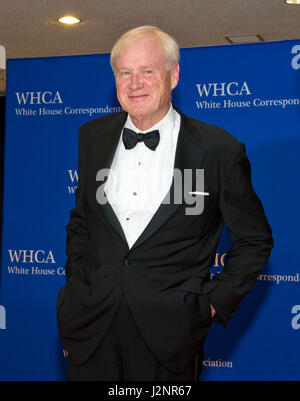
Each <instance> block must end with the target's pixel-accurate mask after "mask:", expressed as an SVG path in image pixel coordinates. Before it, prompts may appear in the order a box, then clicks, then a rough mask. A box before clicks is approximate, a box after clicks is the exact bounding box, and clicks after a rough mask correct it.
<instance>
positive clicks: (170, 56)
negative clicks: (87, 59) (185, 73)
mask: <svg viewBox="0 0 300 401" xmlns="http://www.w3.org/2000/svg"><path fill="white" fill-rule="evenodd" d="M146 37H153V38H154V39H157V40H158V42H159V43H160V44H161V45H162V48H163V50H164V53H165V59H166V68H167V69H168V70H171V69H172V68H173V67H174V66H175V65H176V63H177V62H178V61H179V46H178V44H177V42H176V40H175V39H174V38H173V37H172V36H170V35H169V34H167V33H165V32H163V31H162V30H160V29H159V28H157V27H156V26H150V25H145V26H140V27H137V28H134V29H131V30H130V31H127V32H125V33H124V34H123V35H122V36H121V37H120V38H119V39H118V40H117V42H116V43H115V44H114V46H113V48H112V50H111V53H110V65H111V67H112V69H113V71H115V69H116V60H117V57H118V56H119V54H120V52H121V50H122V48H123V47H124V46H126V45H128V44H130V43H132V42H134V41H136V40H139V39H144V38H146Z"/></svg>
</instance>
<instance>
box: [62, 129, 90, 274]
mask: <svg viewBox="0 0 300 401" xmlns="http://www.w3.org/2000/svg"><path fill="white" fill-rule="evenodd" d="M83 138H84V131H83V129H82V128H80V130H79V135H78V185H77V189H76V193H75V197H76V205H75V208H74V209H72V210H71V212H70V220H69V223H68V225H67V227H66V231H67V241H66V253H67V261H66V266H65V271H66V278H67V280H69V279H70V278H71V276H72V275H73V274H74V272H75V271H77V270H80V268H81V260H82V256H83V254H84V253H85V251H86V238H87V227H86V218H85V210H86V198H85V178H84V175H85V165H84V157H85V154H86V153H85V149H84V141H83Z"/></svg>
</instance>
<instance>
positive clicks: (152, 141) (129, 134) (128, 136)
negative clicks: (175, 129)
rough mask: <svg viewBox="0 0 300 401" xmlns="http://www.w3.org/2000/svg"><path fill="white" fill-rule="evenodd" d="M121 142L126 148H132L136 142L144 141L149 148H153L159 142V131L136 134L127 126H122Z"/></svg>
mask: <svg viewBox="0 0 300 401" xmlns="http://www.w3.org/2000/svg"><path fill="white" fill-rule="evenodd" d="M123 142H124V146H125V148H126V149H132V148H134V147H135V145H136V144H137V143H138V142H144V143H145V145H146V146H147V147H148V148H149V149H151V150H155V149H156V147H157V145H158V143H159V131H158V130H155V131H151V132H147V133H145V134H137V133H136V132H134V131H132V130H131V129H129V128H124V130H123Z"/></svg>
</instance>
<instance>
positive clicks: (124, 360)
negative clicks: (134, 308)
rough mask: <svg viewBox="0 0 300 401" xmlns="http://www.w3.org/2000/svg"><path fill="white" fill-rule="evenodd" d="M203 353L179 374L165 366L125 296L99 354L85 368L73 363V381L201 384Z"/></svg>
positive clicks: (71, 373) (69, 375)
mask: <svg viewBox="0 0 300 401" xmlns="http://www.w3.org/2000/svg"><path fill="white" fill-rule="evenodd" d="M201 367H202V350H200V351H199V354H198V355H196V356H195V358H194V359H193V360H192V361H191V363H190V364H189V366H188V367H187V369H186V370H185V371H184V372H182V373H179V374H176V373H174V372H171V371H170V370H168V369H167V368H165V367H164V366H162V365H161V364H160V363H159V362H158V361H157V360H156V358H155V357H154V355H153V353H152V352H151V350H150V349H149V347H148V346H147V344H146V343H145V341H144V340H143V338H142V336H141V335H140V333H139V330H138V328H137V326H136V324H135V322H134V319H133V317H132V315H131V312H130V310H129V308H128V306H127V303H126V300H125V297H124V296H123V298H122V300H121V303H120V307H119V309H118V312H117V314H116V316H115V318H114V320H113V322H112V324H111V326H110V328H109V329H108V331H107V333H106V335H105V337H104V338H103V340H102V341H101V343H100V345H99V347H98V349H97V350H96V352H95V353H94V354H93V355H92V356H91V357H90V358H89V359H88V360H87V361H86V362H85V363H83V364H82V365H79V366H76V365H73V364H72V363H71V362H70V361H69V367H68V380H70V381H197V380H198V378H199V375H200V371H201Z"/></svg>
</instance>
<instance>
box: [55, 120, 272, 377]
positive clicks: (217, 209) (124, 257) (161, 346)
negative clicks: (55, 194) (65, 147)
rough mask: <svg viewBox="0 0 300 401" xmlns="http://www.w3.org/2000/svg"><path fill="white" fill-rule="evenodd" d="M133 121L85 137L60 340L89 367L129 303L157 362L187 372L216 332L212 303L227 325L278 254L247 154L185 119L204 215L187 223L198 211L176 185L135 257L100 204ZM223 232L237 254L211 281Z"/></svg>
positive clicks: (185, 154) (215, 131)
mask: <svg viewBox="0 0 300 401" xmlns="http://www.w3.org/2000/svg"><path fill="white" fill-rule="evenodd" d="M126 117H127V114H126V113H125V112H122V113H118V114H114V115H110V116H106V117H102V118H99V119H95V120H92V121H89V122H88V123H86V124H84V125H83V126H82V127H81V128H80V132H79V159H78V170H79V181H78V188H77V192H76V207H75V208H74V209H73V210H72V211H71V213H70V221H69V224H68V226H67V256H68V259H67V263H66V276H67V284H66V286H64V287H63V288H62V289H61V290H60V292H59V294H58V326H59V331H60V336H61V339H62V342H63V344H64V346H65V347H66V349H67V350H68V353H69V358H71V359H72V361H73V363H75V364H80V363H82V362H84V361H85V360H86V359H87V358H88V357H89V356H90V355H91V354H92V353H93V352H95V350H96V348H97V346H98V344H99V343H100V341H101V339H102V337H103V336H104V334H105V332H106V330H107V329H108V327H109V325H110V323H111V321H112V319H113V318H114V315H115V313H116V311H117V309H118V305H119V302H120V299H121V297H122V295H124V296H125V297H126V300H127V303H128V305H129V308H130V310H131V312H132V314H133V317H134V319H135V322H136V324H137V326H138V327H139V330H140V332H141V334H142V336H143V337H144V339H145V341H146V342H147V344H148V346H149V347H150V349H151V350H152V351H153V353H154V355H155V356H156V358H157V359H158V360H159V361H160V362H161V363H162V364H163V365H164V366H166V367H168V368H169V369H171V370H173V371H175V372H176V371H177V372H179V371H180V370H182V369H184V367H185V365H186V364H187V363H188V362H189V361H190V359H191V358H192V357H193V356H194V354H195V353H196V352H197V351H198V347H199V343H200V342H201V341H202V340H203V339H204V338H205V336H206V335H207V333H208V331H209V328H210V325H211V322H212V319H211V313H210V303H211V304H212V305H213V306H214V307H215V309H216V311H217V318H218V319H219V321H220V322H222V323H223V324H224V325H226V323H227V321H228V319H229V318H230V317H231V316H232V315H233V313H234V311H235V310H236V308H237V306H238V304H239V303H240V301H241V299H242V298H243V297H244V296H245V295H246V293H247V292H248V291H249V290H250V288H251V287H252V286H253V284H254V283H255V281H256V279H257V276H258V274H259V272H260V271H261V269H262V268H263V267H264V265H265V264H266V262H267V259H268V257H269V254H270V251H271V248H272V246H273V240H272V234H271V229H270V226H269V224H268V222H267V220H266V217H265V214H264V210H263V207H262V205H261V202H260V200H259V199H258V197H257V196H256V194H255V192H254V190H253V187H252V185H251V172H250V165H249V161H248V159H247V157H246V155H245V148H244V145H243V144H242V143H241V142H239V141H238V140H237V139H235V138H234V137H232V136H231V135H230V134H229V133H227V132H226V131H224V130H221V129H219V128H217V127H215V126H210V125H206V124H205V123H203V122H199V121H196V120H193V119H190V118H188V117H186V116H185V115H183V114H181V127H180V132H179V136H178V144H177V149H176V155H175V165H174V168H175V169H179V170H180V171H182V172H183V170H184V169H192V170H193V171H194V172H195V171H196V169H204V182H205V188H204V191H205V192H208V193H209V195H208V196H204V210H203V212H202V213H201V214H196V215H193V214H187V213H186V208H187V207H191V205H189V204H186V203H185V202H184V197H182V198H183V203H178V202H177V203H176V202H175V201H174V199H172V194H173V192H174V183H173V185H172V186H171V188H170V192H169V195H170V196H169V199H170V202H162V204H161V206H160V207H159V208H158V210H157V211H156V213H155V215H154V216H153V218H152V220H151V221H150V223H149V224H148V226H147V227H146V228H145V230H144V231H143V233H142V234H141V236H140V237H139V238H138V239H137V241H136V242H135V244H134V245H133V247H132V248H131V249H129V248H128V245H127V242H126V239H125V236H124V233H123V231H122V228H121V225H120V223H119V221H118V219H117V217H116V215H115V214H114V212H113V210H112V208H111V206H110V205H109V203H106V204H102V205H101V204H99V203H98V201H97V199H96V192H97V190H98V188H99V186H100V185H103V182H101V181H97V180H96V176H97V172H98V171H99V170H101V169H105V168H106V169H108V168H109V167H110V165H111V163H112V160H113V157H114V153H115V150H116V147H117V144H118V141H119V138H120V134H121V132H122V129H123V126H124V124H125V121H126ZM182 175H183V174H182ZM195 182H196V181H195V179H194V183H193V184H192V188H191V189H189V191H193V190H195V187H194V185H195ZM183 187H184V186H183ZM183 190H184V191H185V190H186V189H185V188H183ZM196 196H197V195H196ZM200 196H201V195H200ZM224 223H225V224H226V226H227V227H228V229H229V231H230V233H231V243H232V247H231V249H230V250H229V252H228V253H227V257H226V262H225V265H224V268H223V271H222V273H221V274H218V275H215V276H214V280H213V281H211V280H210V273H209V269H210V267H211V266H212V265H213V264H214V259H215V253H216V248H217V245H218V241H219V238H220V235H221V232H222V229H223V226H224Z"/></svg>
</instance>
